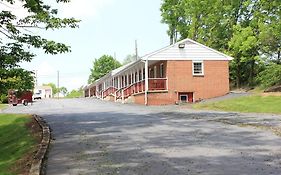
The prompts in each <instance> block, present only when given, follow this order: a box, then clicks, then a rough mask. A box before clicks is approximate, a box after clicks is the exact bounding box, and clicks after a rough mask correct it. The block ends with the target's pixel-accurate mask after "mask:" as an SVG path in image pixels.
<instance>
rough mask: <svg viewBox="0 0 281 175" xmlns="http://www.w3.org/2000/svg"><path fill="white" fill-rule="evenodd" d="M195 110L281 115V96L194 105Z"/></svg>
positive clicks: (250, 97) (254, 96) (239, 98)
mask: <svg viewBox="0 0 281 175" xmlns="http://www.w3.org/2000/svg"><path fill="white" fill-rule="evenodd" d="M193 108H195V109H208V110H221V111H237V112H253V113H274V114H281V96H260V95H252V96H246V97H238V98H233V99H228V100H223V101H219V102H213V103H201V104H195V105H193Z"/></svg>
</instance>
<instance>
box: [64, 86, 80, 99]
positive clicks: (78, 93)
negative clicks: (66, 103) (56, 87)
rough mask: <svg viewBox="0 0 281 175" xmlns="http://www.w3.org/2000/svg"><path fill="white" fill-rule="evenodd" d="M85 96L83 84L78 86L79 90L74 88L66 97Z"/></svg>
mask: <svg viewBox="0 0 281 175" xmlns="http://www.w3.org/2000/svg"><path fill="white" fill-rule="evenodd" d="M82 96H83V86H81V87H80V88H78V89H77V90H72V91H71V92H70V93H68V94H67V96H66V98H79V97H82Z"/></svg>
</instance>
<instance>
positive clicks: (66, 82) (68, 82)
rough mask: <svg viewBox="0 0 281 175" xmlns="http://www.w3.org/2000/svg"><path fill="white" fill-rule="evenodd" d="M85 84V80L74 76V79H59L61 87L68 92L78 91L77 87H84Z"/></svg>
mask: <svg viewBox="0 0 281 175" xmlns="http://www.w3.org/2000/svg"><path fill="white" fill-rule="evenodd" d="M86 82H87V78H85V77H82V76H81V77H80V76H74V77H63V76H62V77H61V82H60V84H61V86H64V87H66V88H67V90H68V91H71V90H73V89H78V88H79V87H81V86H83V85H85V83H86Z"/></svg>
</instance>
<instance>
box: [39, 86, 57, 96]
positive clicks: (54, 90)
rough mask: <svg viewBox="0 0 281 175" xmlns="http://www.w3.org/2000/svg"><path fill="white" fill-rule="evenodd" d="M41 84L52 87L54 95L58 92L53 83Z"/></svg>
mask: <svg viewBox="0 0 281 175" xmlns="http://www.w3.org/2000/svg"><path fill="white" fill-rule="evenodd" d="M43 86H50V87H51V88H52V93H53V95H55V94H56V93H58V92H59V89H58V88H57V86H56V85H55V84H54V83H47V84H43Z"/></svg>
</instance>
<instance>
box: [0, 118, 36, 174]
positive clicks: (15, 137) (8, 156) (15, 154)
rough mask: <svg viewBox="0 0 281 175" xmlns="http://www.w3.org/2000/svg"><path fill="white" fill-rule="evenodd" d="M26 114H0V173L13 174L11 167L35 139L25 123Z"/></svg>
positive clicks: (28, 149)
mask: <svg viewBox="0 0 281 175" xmlns="http://www.w3.org/2000/svg"><path fill="white" fill-rule="evenodd" d="M29 121H31V117H30V116H27V115H16V114H0V174H1V175H2V174H3V175H4V174H5V175H13V174H17V173H16V172H12V171H11V168H12V167H13V166H15V163H16V162H17V160H19V159H21V158H22V157H23V156H24V155H25V154H26V153H27V152H28V151H30V149H32V148H33V145H34V144H35V140H34V139H33V137H32V136H31V134H30V132H29V131H28V129H27V128H26V126H25V124H26V123H28V122H29Z"/></svg>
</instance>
